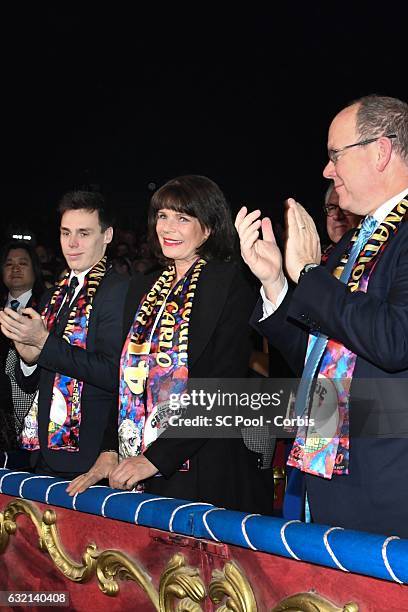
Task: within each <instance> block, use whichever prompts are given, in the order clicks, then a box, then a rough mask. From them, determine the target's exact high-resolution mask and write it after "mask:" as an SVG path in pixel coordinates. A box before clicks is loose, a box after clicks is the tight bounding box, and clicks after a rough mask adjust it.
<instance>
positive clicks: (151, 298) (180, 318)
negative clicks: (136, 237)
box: [119, 259, 207, 469]
mask: <svg viewBox="0 0 408 612" xmlns="http://www.w3.org/2000/svg"><path fill="white" fill-rule="evenodd" d="M206 263H207V262H206V261H205V260H204V259H198V260H197V261H196V262H195V263H194V264H193V265H192V266H191V268H190V269H189V271H188V272H187V274H186V275H185V276H184V277H183V278H181V279H180V280H179V281H178V283H177V284H176V285H175V286H174V287H173V289H172V284H173V282H174V279H175V276H176V269H175V266H174V265H172V266H169V267H168V268H166V269H165V270H164V271H163V272H162V274H161V275H160V277H159V278H158V279H157V280H156V282H155V283H154V285H153V287H152V288H151V289H150V291H149V292H148V293H147V294H146V295H145V296H144V297H143V298H142V301H141V302H140V305H139V308H138V310H137V312H136V316H135V319H134V322H133V324H132V326H131V328H130V331H129V334H128V336H127V339H126V341H125V344H124V347H123V351H122V356H121V362H120V378H119V456H120V458H121V459H123V458H125V457H132V456H136V455H140V454H141V453H143V451H144V450H145V449H146V448H147V447H148V446H149V444H151V443H152V442H154V440H155V439H156V438H157V437H158V436H159V435H160V434H161V433H162V432H163V431H164V429H165V428H166V426H167V422H168V419H169V417H170V416H171V415H174V414H177V413H176V412H174V407H172V406H171V402H170V398H171V396H172V394H176V395H177V397H179V396H180V395H181V394H182V393H184V392H185V390H186V389H187V380H188V338H189V322H190V316H191V309H192V307H193V303H194V297H195V292H196V288H197V282H198V280H199V277H200V274H201V271H202V269H203V267H204V266H205V265H206ZM187 469H188V468H187Z"/></svg>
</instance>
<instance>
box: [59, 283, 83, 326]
mask: <svg viewBox="0 0 408 612" xmlns="http://www.w3.org/2000/svg"><path fill="white" fill-rule="evenodd" d="M77 287H78V279H77V277H76V276H73V277H72V278H71V282H70V283H69V287H68V289H67V292H66V294H65V300H64V303H63V305H62V306H61V308H60V311H59V313H58V316H57V321H56V324H55V331H56V333H57V335H59V334H61V333H62V332H63V331H64V329H65V325H66V323H67V317H68V315H69V310H70V306H71V302H72V299H73V297H74V295H75V289H76V288H77Z"/></svg>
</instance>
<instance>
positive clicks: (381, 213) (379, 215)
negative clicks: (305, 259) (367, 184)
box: [260, 186, 408, 321]
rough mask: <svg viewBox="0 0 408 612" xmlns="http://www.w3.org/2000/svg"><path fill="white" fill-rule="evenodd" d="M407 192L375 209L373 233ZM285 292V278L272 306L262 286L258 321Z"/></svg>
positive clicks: (269, 313)
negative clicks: (375, 222)
mask: <svg viewBox="0 0 408 612" xmlns="http://www.w3.org/2000/svg"><path fill="white" fill-rule="evenodd" d="M407 191H408V186H407V187H406V188H405V189H403V190H402V191H401V192H400V193H397V195H395V196H393V197H392V198H390V199H389V200H387V201H386V202H384V204H381V206H379V207H378V208H377V210H376V211H375V212H374V213H373V215H372V216H373V217H374V218H375V219H376V220H377V225H376V226H375V228H374V230H373V233H374V232H375V230H376V229H377V227H378V226H379V225H380V223H382V222H383V221H384V219H385V218H386V216H387V215H388V214H389V213H390V212H391V211H392V209H393V208H394V207H395V206H396V205H397V204H398V202H400V201H401V200H402V198H403V197H404V195H405V194H406V193H407ZM287 292H288V281H287V280H286V278H285V284H284V286H283V289H282V291H281V292H280V294H279V295H278V297H277V300H276V304H273V303H272V302H271V301H270V300H268V298H267V297H266V295H265V291H264V288H263V286H262V287H261V297H262V310H263V317H262V319H260V321H263V320H264V319H266V318H267V317H269V316H270V315H272V314H273V313H274V312H275V311H276V310H277V309H278V308H279V306H280V305H281V304H282V302H283V300H284V299H285V296H286V294H287Z"/></svg>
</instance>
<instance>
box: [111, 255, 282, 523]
mask: <svg viewBox="0 0 408 612" xmlns="http://www.w3.org/2000/svg"><path fill="white" fill-rule="evenodd" d="M156 277H157V274H155V275H149V276H147V277H144V278H143V281H141V279H140V278H138V279H135V280H133V281H132V282H131V285H130V288H129V293H128V296H127V299H126V305H125V311H124V338H126V336H127V334H128V331H129V329H130V326H131V324H132V323H133V320H134V317H135V313H136V309H137V307H138V305H139V302H140V300H141V298H142V296H143V294H144V293H145V292H146V290H148V289H150V287H151V286H152V284H153V282H154V280H155V278H156ZM254 302H255V298H254V294H253V292H252V290H251V289H250V287H249V284H248V283H247V281H246V280H245V278H244V276H243V273H242V271H241V270H240V268H239V267H238V265H237V264H235V263H225V262H218V261H210V262H209V263H208V264H207V265H206V266H205V267H204V269H203V271H202V272H201V276H200V280H199V283H198V286H197V290H196V295H195V298H194V303H193V308H192V312H191V320H190V329H189V345H188V365H189V378H237V377H239V378H245V377H246V376H247V370H248V362H249V354H250V348H251V347H250V327H249V325H248V319H249V315H250V313H251V311H252V308H253V305H254ZM114 419H115V420H116V423H117V413H116V415H114ZM114 422H115V421H114ZM113 429H114V424H113V425H112V429H111V432H112V431H113ZM116 431H117V427H116ZM114 443H115V442H114V441H113V440H112V438H111V440H110V441H107V440H105V447H106V448H112V444H114ZM144 454H145V456H146V457H147V458H148V459H149V461H151V462H152V463H153V464H154V465H155V466H156V467H157V468H158V469H159V472H160V473H161V474H162V476H159V477H153V478H151V479H149V480H148V481H146V483H145V484H146V491H147V492H149V493H155V494H158V495H163V496H169V497H179V498H184V499H193V500H197V501H206V502H210V503H213V504H215V505H217V506H221V507H228V508H233V509H239V510H246V511H248V512H260V513H264V514H270V513H271V512H272V507H273V476H272V470H271V469H265V470H262V469H258V465H259V464H260V459H261V456H260V455H258V453H255V452H252V451H250V450H249V449H248V448H247V447H246V446H245V444H244V443H243V441H242V439H241V438H239V439H204V438H203V439H191V438H190V439H189V438H187V439H186V438H183V439H175V438H168V437H166V435H165V434H162V435H161V436H160V437H159V438H158V439H157V440H155V442H153V443H152V444H151V445H150V446H149V448H148V449H147V450H146V451H145V453H144ZM187 459H189V460H190V469H189V471H188V472H183V471H178V468H179V467H181V466H182V465H183V463H184V462H185V461H186V460H187Z"/></svg>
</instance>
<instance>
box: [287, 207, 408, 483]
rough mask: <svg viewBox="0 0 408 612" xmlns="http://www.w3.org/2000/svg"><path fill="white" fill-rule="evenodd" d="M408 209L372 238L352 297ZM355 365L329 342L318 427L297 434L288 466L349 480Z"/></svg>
mask: <svg viewBox="0 0 408 612" xmlns="http://www.w3.org/2000/svg"><path fill="white" fill-rule="evenodd" d="M407 209H408V199H405V198H404V199H403V200H401V201H400V202H399V203H398V204H397V205H396V206H395V207H394V209H393V210H392V211H391V212H390V213H389V214H388V215H387V217H386V218H385V219H384V221H383V222H382V223H380V225H379V226H378V227H377V229H376V230H375V231H374V232H373V234H372V236H371V237H370V238H369V240H368V242H367V244H366V245H365V246H364V247H363V249H362V251H361V253H360V254H359V256H358V258H357V260H356V263H355V264H354V266H353V269H352V271H351V274H350V278H349V280H348V283H347V286H348V288H349V290H350V291H351V292H354V291H357V290H358V291H362V292H364V293H365V292H366V291H367V286H368V282H369V279H370V276H371V274H372V272H373V270H374V268H375V266H376V265H377V263H378V261H379V258H380V257H381V255H382V254H383V252H384V250H385V249H386V247H387V246H388V244H389V242H390V240H391V238H392V237H393V236H394V235H395V234H396V233H397V232H398V228H399V225H400V223H401V222H402V221H403V220H404V217H405V214H406V212H407ZM361 225H362V221H361V222H360V225H359V226H358V228H357V229H356V231H355V233H354V235H353V238H352V240H351V243H350V244H349V246H348V248H347V250H346V252H345V254H344V255H343V257H342V258H341V260H340V263H339V265H338V266H337V268H336V269H335V270H334V271H333V275H334V276H336V278H340V275H341V273H342V271H343V269H344V266H345V265H346V263H347V260H348V258H349V255H350V252H351V250H352V248H353V244H354V242H355V241H356V240H357V237H358V233H359V231H360V227H361ZM316 339H317V336H316V335H310V336H309V344H308V348H307V355H306V360H307V358H308V356H309V353H310V351H311V350H312V348H313V345H314V343H315V341H316ZM356 359H357V356H356V354H355V353H353V352H352V351H350V350H348V349H347V348H346V347H345V346H343V345H342V344H341V343H340V342H337V341H336V340H332V339H330V340H329V342H328V344H327V347H326V349H325V352H324V354H323V358H322V361H321V364H320V368H319V373H318V380H317V381H316V386H315V389H314V393H313V400H312V407H311V411H310V416H309V419H312V420H313V421H314V423H315V424H314V425H311V424H309V425H308V426H306V425H305V426H302V427H300V428H299V429H298V431H297V434H296V439H295V442H294V444H293V448H292V451H291V453H290V456H289V459H288V465H291V466H293V467H296V468H298V469H300V470H302V471H303V472H307V473H309V474H315V475H317V476H323V477H324V478H331V477H332V475H333V474H337V475H341V474H348V464H349V396H350V386H351V381H352V377H353V372H354V368H355V364H356Z"/></svg>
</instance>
